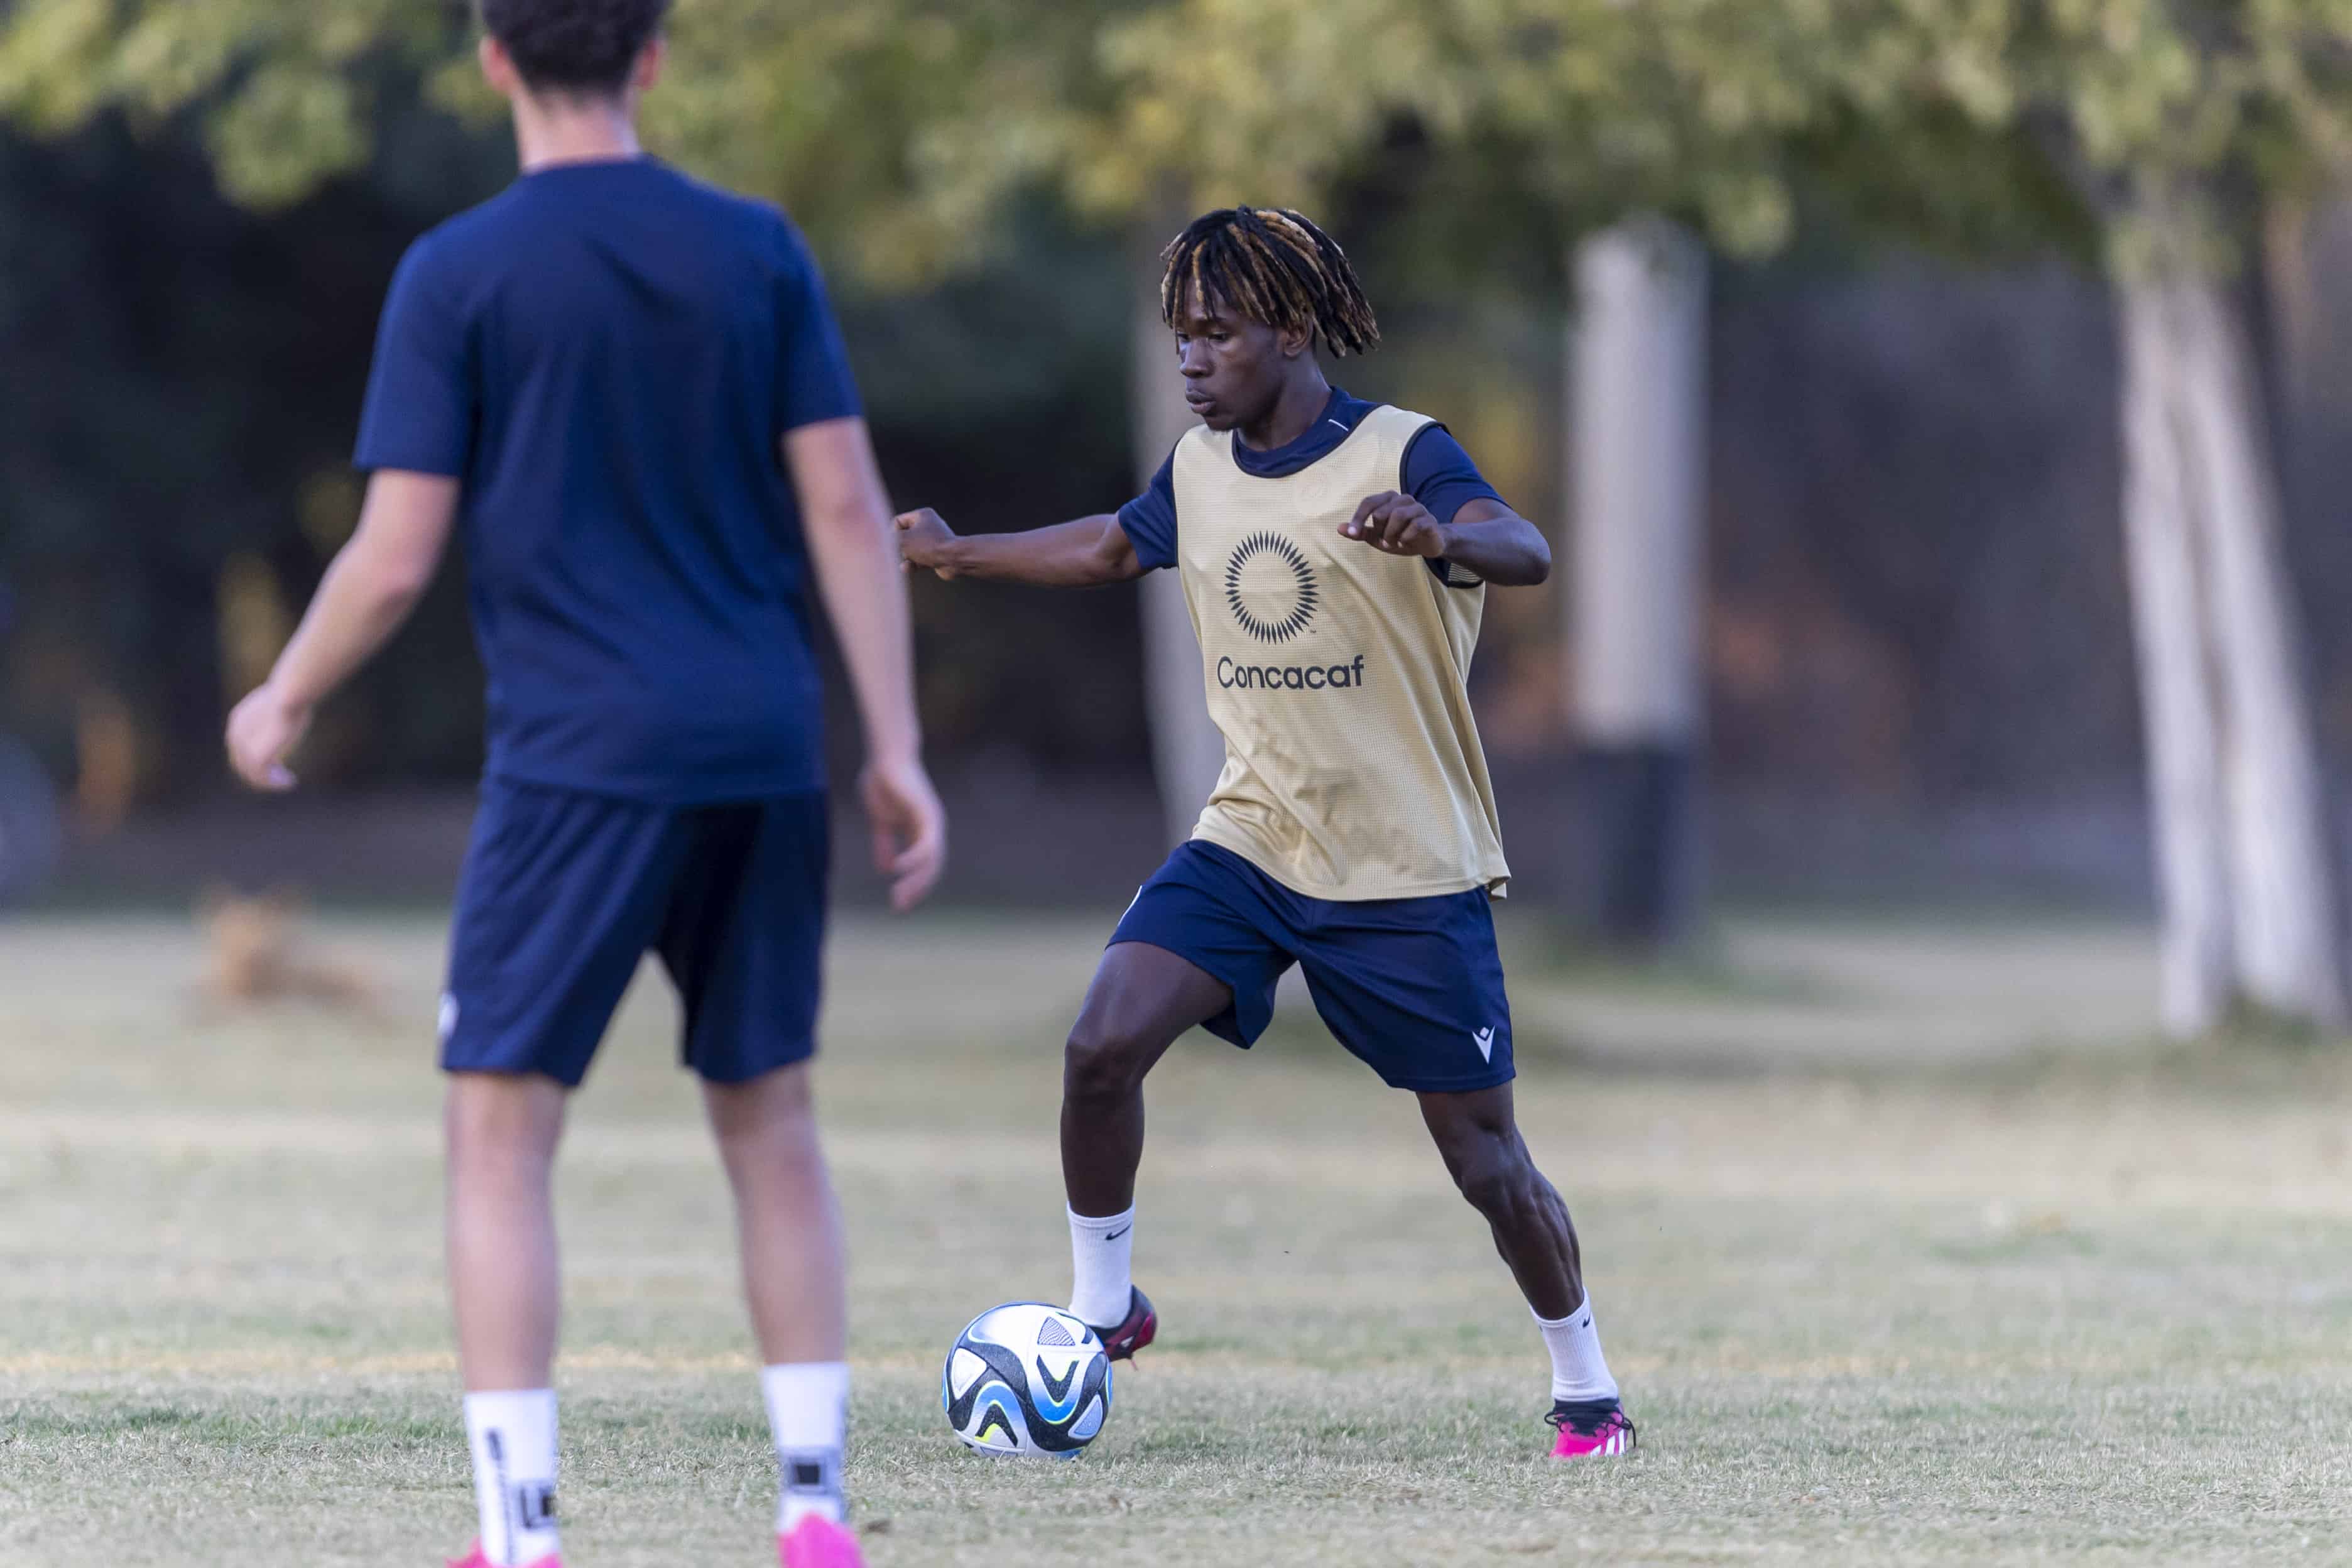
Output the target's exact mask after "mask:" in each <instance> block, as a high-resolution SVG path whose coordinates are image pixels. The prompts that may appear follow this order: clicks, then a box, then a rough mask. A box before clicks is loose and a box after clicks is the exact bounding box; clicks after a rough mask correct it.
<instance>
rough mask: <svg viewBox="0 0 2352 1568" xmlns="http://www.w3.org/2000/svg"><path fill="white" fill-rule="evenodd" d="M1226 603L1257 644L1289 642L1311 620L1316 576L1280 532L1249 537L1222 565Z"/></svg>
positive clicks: (1303, 557) (1304, 628) (1294, 546)
mask: <svg viewBox="0 0 2352 1568" xmlns="http://www.w3.org/2000/svg"><path fill="white" fill-rule="evenodd" d="M1225 603H1226V604H1228V605H1232V606H1233V610H1234V620H1236V621H1239V622H1240V623H1241V627H1242V630H1244V631H1245V632H1247V633H1249V635H1250V636H1252V637H1255V638H1257V640H1258V641H1260V642H1288V641H1289V640H1290V639H1291V638H1293V637H1297V635H1298V634H1299V633H1301V632H1303V631H1305V630H1306V629H1307V622H1309V621H1311V620H1313V619H1314V618H1315V572H1314V569H1313V568H1312V567H1310V566H1308V565H1307V553H1306V552H1304V551H1302V550H1300V549H1299V548H1298V546H1297V545H1296V544H1293V543H1292V542H1290V541H1289V540H1287V539H1285V538H1283V537H1282V535H1280V534H1278V533H1253V534H1251V535H1250V536H1249V537H1248V538H1247V539H1244V540H1243V541H1242V542H1241V543H1240V544H1239V545H1237V546H1236V547H1235V548H1234V558H1233V559H1232V560H1231V561H1229V562H1227V563H1225Z"/></svg>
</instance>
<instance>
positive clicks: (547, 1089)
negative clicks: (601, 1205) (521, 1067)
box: [443, 1073, 563, 1165]
mask: <svg viewBox="0 0 2352 1568" xmlns="http://www.w3.org/2000/svg"><path fill="white" fill-rule="evenodd" d="M443 1126H444V1130H445V1132H446V1137H447V1140H448V1145H449V1154H450V1157H451V1158H452V1159H453V1160H457V1161H459V1162H462V1163H467V1164H470V1165H479V1164H481V1163H485V1162H496V1163H499V1164H506V1165H511V1164H517V1163H543V1162H545V1161H548V1160H551V1159H552V1158H553V1157H554V1153H555V1144H556V1141H557V1139H558V1138H559V1137H560V1136H561V1135H562V1127H563V1100H562V1089H561V1087H560V1086H558V1085H556V1084H555V1083H553V1082H552V1081H551V1080H549V1079H534V1078H528V1077H521V1076H510V1075H506V1074H494V1073H459V1074H455V1075H453V1076H452V1077H451V1079H450V1081H449V1098H448V1103H447V1107H446V1113H445V1115H444V1119H443Z"/></svg>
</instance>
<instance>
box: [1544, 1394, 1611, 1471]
mask: <svg viewBox="0 0 2352 1568" xmlns="http://www.w3.org/2000/svg"><path fill="white" fill-rule="evenodd" d="M1544 1420H1545V1421H1547V1422H1549V1424H1550V1425H1551V1427H1552V1429H1553V1430H1554V1431H1556V1432H1558V1433H1559V1441H1557V1442H1555V1443H1554V1444H1552V1446H1551V1457H1552V1458H1555V1459H1591V1458H1600V1457H1601V1455H1604V1454H1630V1453H1632V1452H1633V1418H1632V1417H1631V1416H1629V1415H1626V1414H1625V1407H1624V1406H1623V1405H1620V1404H1618V1403H1617V1402H1616V1401H1615V1400H1613V1399H1606V1400H1595V1401H1592V1402H1591V1403H1590V1404H1583V1405H1578V1404H1572V1403H1570V1401H1568V1400H1565V1399H1562V1400H1559V1401H1557V1402H1555V1403H1554V1404H1553V1405H1552V1407H1551V1414H1550V1415H1547V1416H1545V1417H1544Z"/></svg>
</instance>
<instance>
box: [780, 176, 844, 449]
mask: <svg viewBox="0 0 2352 1568" xmlns="http://www.w3.org/2000/svg"><path fill="white" fill-rule="evenodd" d="M784 236H785V241H786V247H787V255H786V257H785V263H784V270H783V277H782V280H781V282H780V284H779V287H780V289H782V297H781V298H780V299H779V300H778V301H777V311H776V331H777V333H778V337H779V342H778V348H777V355H776V364H777V367H778V374H779V375H780V376H781V378H782V386H781V387H780V388H779V395H778V397H777V399H776V409H777V423H776V433H777V434H778V435H782V433H783V432H785V431H787V430H797V429H799V428H800V427H801V426H803V425H814V424H817V423H819V422H821V421H823V420H826V419H849V418H854V417H855V416H856V415H857V414H858V413H860V412H861V409H860V407H859V404H858V400H857V383H856V381H855V380H853V379H852V378H851V376H850V374H849V351H848V350H847V349H846V348H845V347H844V346H843V344H842V341H841V324H840V323H839V322H838V321H835V320H834V316H833V305H832V302H831V301H830V300H827V299H826V297H825V291H824V274H823V273H821V272H819V271H818V270H817V265H816V258H815V257H814V255H813V254H811V253H810V251H809V247H808V241H807V240H805V239H803V238H802V237H801V232H800V230H799V229H797V228H794V227H793V226H792V224H791V223H790V222H787V223H786V224H785V225H784Z"/></svg>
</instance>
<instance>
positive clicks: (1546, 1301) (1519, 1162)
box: [1421, 1083, 1633, 1458]
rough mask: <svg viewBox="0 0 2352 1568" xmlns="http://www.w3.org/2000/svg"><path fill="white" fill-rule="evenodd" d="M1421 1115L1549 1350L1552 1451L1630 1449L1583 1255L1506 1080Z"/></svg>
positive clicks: (1428, 1106)
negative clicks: (1588, 1294) (1523, 1132)
mask: <svg viewBox="0 0 2352 1568" xmlns="http://www.w3.org/2000/svg"><path fill="white" fill-rule="evenodd" d="M1421 1114H1422V1120H1423V1121H1424V1122H1426V1123H1427V1124H1428V1127H1429V1134H1430V1136H1431V1137H1432V1138H1433V1139H1434V1140H1435V1141H1436V1143H1437V1152H1438V1153H1439V1154H1440V1155H1441V1156H1442V1157H1443V1158H1444V1161H1445V1169H1446V1171H1447V1173H1449V1174H1451V1175H1452V1176H1453V1178H1454V1185H1455V1186H1456V1187H1459V1188H1460V1189H1461V1191H1462V1195H1463V1197H1464V1198H1465V1199H1467V1200H1468V1201H1469V1204H1470V1206H1471V1207H1473V1208H1475V1209H1476V1210H1477V1211H1478V1212H1479V1214H1480V1215H1484V1216H1485V1218H1486V1224H1487V1226H1488V1228H1489V1229H1491V1230H1492V1231H1493V1232H1494V1236H1495V1250H1496V1251H1497V1252H1499V1253H1501V1254H1502V1256H1503V1261H1504V1262H1505V1263H1506V1264H1507V1265H1508V1266H1509V1268H1510V1270H1511V1274H1512V1277H1513V1278H1515V1279H1517V1280H1518V1282H1519V1290H1520V1293H1521V1294H1523V1295H1524V1296H1526V1297H1527V1299H1528V1307H1529V1308H1530V1309H1532V1310H1534V1312H1535V1315H1536V1321H1537V1324H1538V1327H1539V1328H1541V1330H1542V1331H1543V1336H1544V1342H1545V1345H1546V1347H1547V1348H1548V1349H1549V1351H1550V1352H1551V1357H1552V1413H1551V1415H1550V1416H1549V1418H1548V1419H1549V1420H1550V1422H1551V1425H1552V1426H1553V1427H1554V1428H1555V1429H1556V1430H1557V1431H1558V1433H1559V1436H1558V1438H1557V1440H1556V1441H1555V1442H1554V1445H1553V1449H1552V1452H1553V1455H1554V1457H1555V1458H1584V1457H1586V1456H1588V1455H1593V1454H1614V1453H1622V1452H1624V1451H1625V1450H1626V1449H1628V1448H1630V1447H1633V1423H1632V1422H1631V1421H1629V1420H1627V1419H1626V1417H1625V1414H1624V1411H1623V1409H1622V1406H1621V1405H1620V1404H1619V1403H1618V1397H1617V1381H1616V1379H1615V1378H1613V1377H1612V1376H1610V1375H1609V1367H1608V1363H1606V1362H1605V1361H1604V1360H1602V1359H1601V1342H1600V1338H1599V1336H1598V1335H1597V1334H1596V1333H1595V1332H1594V1331H1593V1327H1592V1311H1591V1306H1590V1304H1589V1303H1588V1302H1587V1300H1586V1299H1585V1292H1584V1270H1583V1258H1582V1255H1581V1253H1580V1251H1579V1249H1578V1247H1577V1242H1576V1226H1574V1225H1573V1224H1572V1223H1571V1222H1570V1219H1569V1217H1568V1205H1566V1204H1564V1203H1562V1202H1561V1201H1560V1196H1559V1189H1558V1188H1557V1187H1554V1186H1553V1185H1552V1184H1551V1183H1550V1182H1549V1181H1547V1180H1546V1179H1545V1177H1544V1173H1542V1172H1541V1171H1539V1170H1538V1169H1537V1168H1536V1163H1535V1160H1534V1158H1533V1156H1531V1155H1530V1154H1529V1153H1528V1145H1527V1140H1525V1139H1524V1138H1522V1137H1520V1136H1519V1126H1518V1120H1517V1116H1516V1115H1515V1114H1514V1113H1513V1110H1512V1102H1511V1086H1510V1085H1509V1084H1507V1083H1503V1084H1497V1085H1496V1086H1495V1087H1494V1088H1492V1089H1478V1090H1475V1091H1474V1092H1471V1093H1468V1094H1423V1095H1422V1096H1421Z"/></svg>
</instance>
